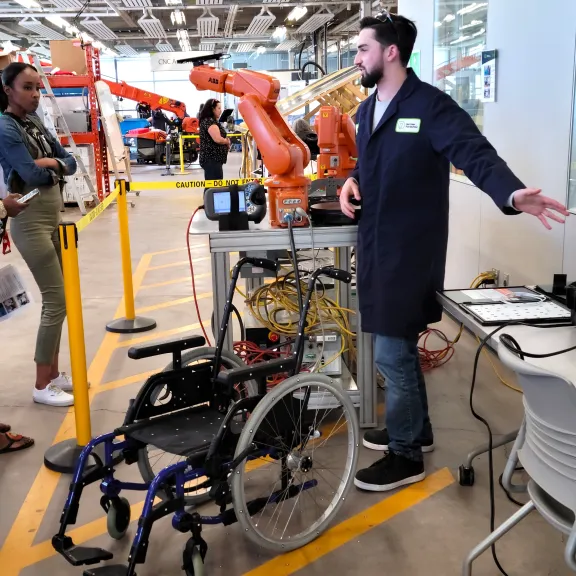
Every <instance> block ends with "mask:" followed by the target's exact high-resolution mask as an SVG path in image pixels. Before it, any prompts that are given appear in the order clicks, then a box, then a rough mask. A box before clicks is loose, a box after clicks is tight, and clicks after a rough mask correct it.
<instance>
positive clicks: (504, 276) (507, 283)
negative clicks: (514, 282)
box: [502, 274, 510, 286]
mask: <svg viewBox="0 0 576 576" xmlns="http://www.w3.org/2000/svg"><path fill="white" fill-rule="evenodd" d="M502 286H510V274H502Z"/></svg>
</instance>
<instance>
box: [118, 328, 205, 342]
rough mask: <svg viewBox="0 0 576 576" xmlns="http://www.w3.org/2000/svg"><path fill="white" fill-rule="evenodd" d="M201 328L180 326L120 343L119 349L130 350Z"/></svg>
mask: <svg viewBox="0 0 576 576" xmlns="http://www.w3.org/2000/svg"><path fill="white" fill-rule="evenodd" d="M197 328H200V324H199V323H198V322H196V324H187V325H186V326H180V328H172V329H171V330H164V331H163V332H152V333H150V334H148V335H147V336H139V337H138V338H132V339H131V340H122V342H119V343H118V348H128V347H130V346H136V345H137V344H143V343H145V342H150V341H156V340H163V339H164V338H166V337H168V336H175V335H176V334H182V333H183V332H189V331H190V330H196V329H197Z"/></svg>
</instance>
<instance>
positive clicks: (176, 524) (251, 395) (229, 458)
mask: <svg viewBox="0 0 576 576" xmlns="http://www.w3.org/2000/svg"><path fill="white" fill-rule="evenodd" d="M247 263H250V264H252V265H253V266H256V267H261V268H265V269H268V270H272V271H275V272H277V271H278V264H277V263H276V262H273V261H271V260H266V259H261V258H248V257H246V258H242V259H241V260H240V261H239V262H238V263H237V264H236V266H235V267H234V269H233V273H232V279H231V283H230V288H229V292H228V296H227V301H226V306H225V309H224V317H223V320H222V324H221V327H220V331H219V337H218V342H217V346H216V348H207V347H203V346H204V344H205V340H204V338H202V337H201V336H192V337H187V338H181V339H177V340H172V341H167V342H162V343H156V344H149V345H142V346H138V347H133V348H131V349H130V350H129V352H128V355H129V357H131V358H133V359H140V358H147V357H150V356H156V355H161V354H172V363H171V364H169V365H168V366H167V367H166V368H165V369H164V371H162V372H159V373H157V374H154V375H153V376H151V377H149V378H148V379H147V381H146V382H145V383H144V385H143V386H142V388H141V389H140V391H139V392H138V394H137V395H136V398H134V399H133V400H131V401H130V406H129V409H128V411H127V413H126V416H125V419H124V423H123V425H122V426H121V427H119V428H117V429H116V430H114V431H113V432H110V433H108V434H103V435H101V436H99V437H97V438H94V439H93V440H92V441H90V442H89V443H88V444H87V445H86V447H85V448H84V449H83V450H82V452H81V454H80V456H79V459H78V462H77V465H76V469H75V472H74V476H73V479H72V482H71V484H70V488H69V493H68V497H67V499H66V503H65V506H64V510H63V512H62V515H61V518H60V530H59V532H58V534H56V535H55V536H54V537H53V538H52V545H53V547H54V548H55V550H56V551H57V552H59V553H60V554H61V555H62V556H64V558H66V560H67V561H68V562H69V563H71V564H72V565H74V566H92V565H94V564H98V563H100V562H103V561H107V560H111V559H112V558H113V554H112V553H111V552H108V551H107V550H104V549H102V548H93V547H85V546H76V545H75V544H74V542H73V541H72V538H71V537H70V536H68V535H67V534H66V529H67V528H68V526H69V525H72V524H75V522H76V519H77V515H78V511H79V504H80V499H81V496H82V492H83V490H84V489H85V488H86V486H88V485H89V484H92V483H94V482H100V491H101V493H102V497H101V499H100V505H101V506H102V508H103V509H104V511H105V512H106V516H107V528H108V533H109V535H110V536H111V537H112V538H113V539H117V540H119V539H121V538H122V537H124V535H125V534H126V532H127V530H128V527H129V524H130V504H129V502H128V500H127V499H126V498H124V497H123V496H121V493H122V491H123V490H140V491H145V492H146V497H145V501H144V505H143V510H142V513H141V516H140V518H139V521H138V528H137V531H136V534H135V537H134V540H133V543H132V546H131V549H130V553H129V556H128V564H127V565H125V564H105V565H101V566H98V567H94V568H88V569H86V570H85V571H84V576H135V574H136V571H135V570H136V566H137V565H138V564H143V563H144V562H145V560H146V553H147V550H148V545H149V538H150V534H151V530H152V526H153V524H154V522H156V521H157V520H159V519H161V518H163V517H165V516H169V515H171V516H172V518H171V523H172V527H173V528H174V529H175V530H177V531H178V532H182V533H190V534H191V536H190V538H189V539H188V541H187V543H186V545H185V548H184V551H183V556H182V569H183V570H184V572H185V573H186V575H187V576H203V574H204V559H205V557H206V553H207V549H208V545H207V543H206V542H205V540H204V539H203V538H202V527H203V526H204V525H215V524H223V525H225V526H229V525H232V524H234V523H238V524H239V525H240V527H241V529H242V533H243V534H244V535H245V536H247V537H248V538H249V539H250V540H251V541H252V542H253V543H254V544H256V545H257V546H259V547H261V548H263V549H266V550H268V551H271V552H274V553H283V552H288V551H291V550H295V549H297V548H300V547H302V546H304V545H306V544H308V543H309V542H311V541H312V540H314V539H315V538H317V537H318V536H319V535H320V534H322V532H324V531H325V530H326V529H327V527H328V526H329V525H330V523H331V522H332V521H333V519H334V518H335V516H336V515H337V513H338V511H339V509H340V507H341V506H342V504H343V503H344V501H345V498H346V496H347V494H348V492H349V490H350V488H351V486H352V482H353V478H354V472H355V470H356V463H357V459H358V445H359V430H358V421H357V417H356V412H355V409H354V406H353V405H352V402H351V400H350V398H349V397H348V395H347V394H346V393H345V392H344V391H343V390H342V388H341V386H339V384H338V383H337V382H334V381H333V380H332V379H331V378H329V377H328V376H326V375H323V374H318V373H313V372H311V373H304V372H302V373H301V372H300V370H301V367H302V362H303V357H304V349H305V345H306V340H307V339H306V336H305V328H306V321H307V315H308V311H309V309H310V300H311V297H312V293H313V292H314V288H315V285H316V283H317V281H318V280H317V279H318V277H319V276H320V275H325V276H329V277H331V278H332V279H334V280H338V281H343V282H347V283H348V282H350V280H351V276H350V274H349V273H348V272H345V271H342V270H338V269H335V268H331V267H325V268H320V269H318V270H316V271H314V272H313V273H312V274H311V276H310V278H309V280H308V284H307V290H306V293H305V297H304V300H303V310H302V314H301V317H300V319H299V324H298V332H297V336H296V340H295V343H294V348H293V352H292V353H291V355H290V356H288V357H287V358H281V359H274V360H269V361H265V362H261V363H258V364H254V365H251V366H247V365H245V364H244V363H243V362H242V361H241V360H240V359H239V358H238V357H236V356H235V355H234V354H232V353H230V352H228V351H225V350H224V349H223V345H224V339H225V334H226V330H227V328H228V323H229V319H230V314H231V308H232V297H233V295H234V291H235V288H236V283H237V281H238V278H239V274H240V269H241V267H242V266H243V265H244V264H247ZM277 374H283V375H287V378H286V379H285V380H283V381H282V382H281V383H280V384H278V385H276V386H274V387H272V388H271V389H270V390H268V389H267V388H268V386H267V382H266V379H267V377H269V376H273V375H277ZM331 441H334V442H332V443H331ZM97 448H98V450H99V451H100V453H101V451H102V448H103V454H104V456H103V458H102V457H100V456H99V455H98V453H97V452H96V451H95V449H97ZM90 455H92V457H93V460H91V461H95V462H96V464H95V465H91V466H90V467H87V463H88V462H89V456H90ZM163 458H166V460H165V461H164V462H163V464H161V465H158V463H159V462H161V461H163ZM120 463H125V464H134V463H137V465H138V469H139V471H140V473H141V476H142V480H143V482H140V483H137V482H124V481H121V480H119V479H117V478H116V475H115V472H116V467H117V466H118V464H120ZM207 501H210V502H211V504H210V505H216V506H217V507H218V509H219V513H218V514H216V515H202V514H201V513H200V512H199V510H200V508H199V506H200V504H202V503H204V502H207ZM206 505H207V506H208V505H209V504H206Z"/></svg>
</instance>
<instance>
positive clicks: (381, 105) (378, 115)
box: [372, 96, 390, 132]
mask: <svg viewBox="0 0 576 576" xmlns="http://www.w3.org/2000/svg"><path fill="white" fill-rule="evenodd" d="M389 105H390V101H387V102H380V100H378V96H376V105H375V106H374V117H373V118H372V132H374V130H376V126H378V122H380V120H382V116H384V114H385V113H386V109H387V108H388V106H389Z"/></svg>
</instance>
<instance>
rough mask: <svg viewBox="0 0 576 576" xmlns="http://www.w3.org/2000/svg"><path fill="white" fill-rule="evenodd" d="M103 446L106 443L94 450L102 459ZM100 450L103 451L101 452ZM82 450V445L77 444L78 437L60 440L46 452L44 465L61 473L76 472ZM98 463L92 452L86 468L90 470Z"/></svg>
mask: <svg viewBox="0 0 576 576" xmlns="http://www.w3.org/2000/svg"><path fill="white" fill-rule="evenodd" d="M103 448H104V444H102V445H101V446H97V447H96V449H95V450H93V452H96V455H97V456H99V457H100V458H101V459H104V449H103ZM99 449H100V450H99ZM100 451H101V452H102V453H100ZM80 452H82V446H78V444H76V438H72V439H71V440H64V441H63V442H58V444H54V446H51V447H50V448H48V450H46V452H45V453H44V466H46V468H48V470H52V471H53V472H59V473H60V474H74V470H75V469H76V462H77V461H78V457H79V456H80ZM97 465H98V464H97V462H96V459H95V458H94V456H93V455H92V454H91V455H90V456H89V458H88V462H87V464H86V467H85V468H84V470H90V468H93V467H94V466H97Z"/></svg>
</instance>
